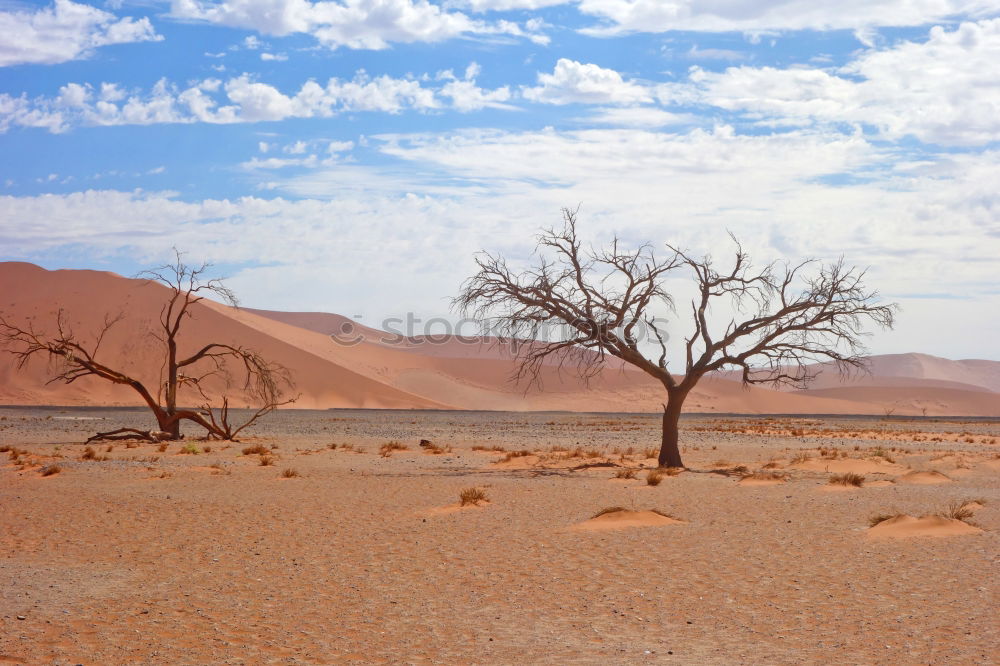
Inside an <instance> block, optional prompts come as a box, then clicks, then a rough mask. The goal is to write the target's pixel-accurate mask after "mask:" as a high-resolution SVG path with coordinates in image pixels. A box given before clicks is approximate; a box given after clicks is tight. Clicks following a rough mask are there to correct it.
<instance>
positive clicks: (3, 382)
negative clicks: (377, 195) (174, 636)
mask: <svg viewBox="0 0 1000 666" xmlns="http://www.w3.org/2000/svg"><path fill="white" fill-rule="evenodd" d="M0 289H2V293H3V296H2V297H0V313H3V315H4V316H5V317H6V318H7V319H9V320H11V321H13V322H30V323H31V324H32V325H33V326H34V327H35V328H36V329H39V330H51V329H52V327H53V324H54V322H55V319H56V313H57V312H58V311H59V310H60V309H62V310H63V311H64V313H65V317H66V319H67V321H69V322H70V323H71V325H72V327H73V329H74V331H75V332H76V333H77V335H78V336H80V337H81V338H83V339H89V338H90V337H91V336H92V335H93V334H94V333H95V332H96V331H97V330H99V328H100V326H101V323H102V322H103V321H104V317H105V315H106V314H116V313H118V312H123V313H125V314H126V319H125V320H123V321H122V322H121V323H120V324H119V325H118V326H117V327H116V328H115V329H114V330H113V333H112V334H111V335H110V336H108V338H107V339H106V340H105V343H104V346H103V347H102V350H101V356H102V358H103V359H104V360H105V362H107V363H108V364H109V365H111V366H114V367H118V368H121V369H122V370H125V371H127V372H129V373H131V374H134V375H136V376H137V377H138V378H140V379H142V380H143V381H145V382H146V383H147V385H148V386H156V385H157V383H158V381H159V380H158V377H159V376H160V363H161V359H162V354H161V353H160V351H159V349H158V347H157V345H158V343H157V342H156V341H155V340H154V339H153V338H152V337H151V336H150V335H149V334H148V332H149V331H152V330H154V328H155V326H156V324H157V318H158V315H159V311H160V307H161V305H162V304H163V302H164V301H165V300H166V297H167V294H168V290H167V289H166V288H165V287H163V286H160V285H156V284H151V283H147V282H143V281H139V280H134V279H128V278H123V277H120V276H118V275H115V274H112V273H107V272H100V271H87V270H61V271H48V270H45V269H43V268H40V267H38V266H35V265H32V264H27V263H19V262H7V263H0ZM244 296H247V295H244ZM192 314H193V315H194V317H193V318H192V319H191V320H189V321H187V322H186V324H185V328H184V330H183V333H182V338H181V343H182V349H181V352H182V353H183V352H184V351H193V350H194V348H195V347H196V346H200V345H201V344H203V343H204V342H206V341H209V340H211V341H216V342H226V343H234V344H240V345H244V346H248V347H253V348H255V349H257V350H259V351H261V352H263V353H264V355H265V356H267V357H268V358H270V359H272V360H274V361H277V362H279V363H281V364H283V365H285V366H286V367H288V368H289V369H290V370H291V371H292V373H293V375H294V377H295V381H296V391H297V392H299V393H301V397H300V399H299V401H298V402H297V403H296V406H297V407H301V408H330V407H362V408H399V409H410V408H412V409H484V410H573V411H659V410H660V409H661V408H662V407H661V403H662V400H663V391H662V388H661V387H660V386H659V385H658V384H657V383H656V382H654V381H653V380H651V379H650V378H648V377H647V376H645V375H644V374H642V373H639V372H637V371H634V370H631V369H627V368H621V367H618V366H613V367H612V366H609V367H608V369H606V370H605V371H604V372H602V373H601V374H600V375H599V376H598V377H596V378H595V379H593V380H591V382H590V383H589V385H585V384H584V383H583V382H581V381H580V380H579V379H578V378H576V377H575V376H574V375H573V374H572V373H571V372H566V371H563V372H560V371H559V369H558V368H557V367H556V366H555V365H549V366H546V368H545V369H544V371H543V373H542V376H541V385H540V386H530V387H528V386H525V385H515V384H513V383H512V382H511V381H510V378H511V376H512V373H513V370H514V367H515V366H514V361H513V359H512V358H511V356H510V354H509V352H506V351H504V350H503V349H502V348H498V347H497V346H496V345H494V344H492V343H490V342H489V341H487V342H483V343H472V344H470V343H469V342H468V341H462V340H458V339H455V338H450V339H446V340H443V341H437V342H436V343H434V344H431V343H428V342H427V341H426V340H422V339H419V338H413V339H406V340H400V339H399V337H398V336H395V335H393V334H388V333H383V332H381V331H377V330H375V329H371V328H366V327H363V326H360V325H359V324H357V322H351V326H352V327H354V328H353V331H354V332H355V333H362V334H364V337H365V340H364V341H362V342H359V343H358V344H354V345H344V344H339V343H337V342H335V341H334V340H333V339H332V338H331V337H330V334H331V333H341V334H342V335H344V334H345V329H344V328H343V327H344V325H345V323H346V322H350V320H349V319H347V318H346V317H343V316H341V315H336V314H330V313H292V312H271V311H266V310H254V309H249V308H244V309H240V310H236V309H233V308H230V307H228V306H224V305H220V304H217V303H213V302H209V301H205V302H203V303H202V304H199V305H198V306H196V307H195V310H194V311H193V313H192ZM823 370H824V372H822V373H821V375H820V377H819V378H818V379H817V381H816V383H815V384H814V385H813V386H812V387H810V389H809V390H807V391H792V392H790V391H774V390H768V389H762V388H753V389H749V390H747V389H744V388H743V387H742V386H740V385H739V383H738V382H736V381H732V380H731V379H729V378H727V377H726V376H721V377H711V378H706V379H704V380H703V381H702V382H701V383H700V384H699V385H698V387H697V388H696V389H695V391H694V392H693V393H692V394H691V395H690V396H689V398H688V401H687V404H686V405H685V407H686V409H687V410H688V411H692V412H734V413H792V414H807V413H810V414H819V413H829V414H847V413H857V414H882V413H883V412H885V411H890V410H891V411H893V412H894V413H895V414H899V415H902V414H922V413H926V414H928V415H941V414H946V415H984V416H1000V392H998V391H1000V362H995V361H977V360H966V361H949V360H947V359H941V358H937V357H933V356H927V355H924V354H894V355H889V356H875V357H872V366H871V370H872V371H871V374H870V375H863V376H859V377H850V378H840V377H838V376H837V375H836V374H835V373H833V372H832V371H831V370H829V369H823ZM51 373H52V365H51V363H45V362H41V361H35V362H32V363H31V364H29V365H28V367H27V368H25V369H24V370H23V371H18V370H17V369H16V367H15V362H14V359H13V357H12V356H10V355H9V354H0V404H21V405H41V404H55V405H135V404H140V403H139V400H138V398H137V396H136V395H135V394H134V393H133V392H132V391H131V390H130V389H127V388H125V387H121V386H115V385H112V384H109V383H107V382H104V381H101V380H98V379H94V378H86V379H82V380H80V381H78V382H76V383H74V384H72V385H69V386H66V385H63V384H47V383H46V382H47V380H48V379H49V378H50V377H51ZM191 401H192V402H194V400H193V397H192V398H191Z"/></svg>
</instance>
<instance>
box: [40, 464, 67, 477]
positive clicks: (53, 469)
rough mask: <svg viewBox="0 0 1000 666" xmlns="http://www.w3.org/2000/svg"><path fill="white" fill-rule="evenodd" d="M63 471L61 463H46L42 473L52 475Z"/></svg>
mask: <svg viewBox="0 0 1000 666" xmlns="http://www.w3.org/2000/svg"><path fill="white" fill-rule="evenodd" d="M61 471H62V467H60V466H59V465H56V464H52V465H46V466H45V467H43V468H42V471H41V475H42V476H52V475H53V474H58V473H59V472H61Z"/></svg>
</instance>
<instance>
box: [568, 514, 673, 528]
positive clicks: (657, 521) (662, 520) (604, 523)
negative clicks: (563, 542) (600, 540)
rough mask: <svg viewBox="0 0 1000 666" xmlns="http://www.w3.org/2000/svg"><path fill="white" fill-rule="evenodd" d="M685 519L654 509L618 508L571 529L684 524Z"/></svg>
mask: <svg viewBox="0 0 1000 666" xmlns="http://www.w3.org/2000/svg"><path fill="white" fill-rule="evenodd" d="M684 524H685V522H684V521H683V520H677V519H676V518H671V517H669V516H665V515H663V514H662V513H659V512H657V511H652V510H645V511H630V510H628V509H617V510H615V511H609V512H607V513H602V514H600V515H599V516H595V517H594V518H591V519H590V520H585V521H583V522H582V523H577V524H576V525H573V526H572V527H570V528H569V529H571V530H574V531H581V532H587V531H594V530H621V529H625V528H628V527H662V526H664V525H684Z"/></svg>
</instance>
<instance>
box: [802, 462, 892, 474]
mask: <svg viewBox="0 0 1000 666" xmlns="http://www.w3.org/2000/svg"><path fill="white" fill-rule="evenodd" d="M791 467H792V468H793V469H802V470H809V471H811V472H829V473H831V474H846V473H848V472H852V473H854V474H903V473H904V472H906V470H907V469H909V468H907V467H904V466H903V465H897V464H895V463H890V462H886V461H884V460H882V459H881V458H869V459H865V460H859V459H857V458H842V459H840V460H823V459H819V458H817V459H813V460H806V461H805V462H801V463H795V464H794V465H791Z"/></svg>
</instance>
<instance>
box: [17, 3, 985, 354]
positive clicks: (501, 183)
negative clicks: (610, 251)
mask: <svg viewBox="0 0 1000 666" xmlns="http://www.w3.org/2000/svg"><path fill="white" fill-rule="evenodd" d="M998 17H1000V3H997V2H982V1H976V0H972V1H960V0H940V1H935V2H913V1H903V0H887V1H882V2H878V1H866V2H862V1H861V0H856V1H855V0H851V1H848V2H840V3H803V2H793V1H780V0H772V1H770V2H754V3H746V2H732V1H726V0H715V1H713V2H696V1H694V0H574V1H567V2H560V1H559V0H453V1H448V2H445V1H440V2H431V1H429V0H331V1H328V2H310V1H309V0H226V1H218V0H173V1H162V2H157V1H149V0H146V1H142V2H129V1H128V0H116V1H109V2H104V3H93V4H89V3H83V2H80V3H78V2H74V1H73V0H60V1H59V2H56V3H54V4H53V3H42V2H7V1H4V0H0V154H2V155H3V156H4V159H3V160H2V161H0V260H21V261H32V262H35V263H38V264H41V265H43V266H45V267H47V268H63V267H72V268H96V269H103V270H113V271H116V272H119V273H122V274H126V275H128V274H132V273H134V272H136V271H137V270H139V269H140V268H143V267H145V266H149V265H152V264H158V263H161V262H162V261H163V260H165V259H166V258H167V257H168V256H169V252H170V250H171V248H172V247H175V246H176V247H178V248H181V249H183V250H185V251H186V252H188V253H189V256H190V258H191V259H192V260H207V261H211V262H214V263H215V264H217V265H218V266H219V268H220V270H221V271H223V272H224V273H225V274H226V275H228V276H229V277H230V282H231V284H232V285H233V286H234V287H235V288H236V289H237V291H238V292H239V293H240V294H241V295H242V297H243V300H244V302H245V303H246V304H247V305H250V306H255V307H267V308H274V309H285V310H324V311H332V312H339V313H343V314H348V315H361V316H362V317H363V318H364V321H365V322H366V323H368V324H373V325H377V324H378V322H379V321H380V320H381V319H382V318H384V317H387V316H394V315H398V314H399V313H403V312H406V311H409V310H412V311H414V312H416V313H418V314H420V315H421V316H424V317H429V316H433V315H438V314H443V313H446V312H447V309H448V299H449V298H450V297H451V296H453V295H454V294H455V292H456V290H457V288H458V285H459V284H460V283H461V281H462V279H463V278H464V277H467V276H468V274H469V273H470V272H471V270H472V256H473V253H474V252H475V251H477V250H479V249H490V250H498V251H503V252H504V253H506V254H507V255H508V256H510V257H512V259H513V260H514V261H515V262H526V261H529V260H530V258H531V250H532V242H531V241H532V236H533V233H534V232H535V230H537V229H538V228H539V227H540V226H543V225H548V224H551V223H553V222H557V221H558V218H559V209H560V207H562V206H576V205H577V204H580V205H581V212H580V219H581V224H582V227H583V230H584V234H585V235H586V236H588V237H590V238H592V239H593V240H594V242H600V241H601V240H602V239H606V238H608V237H609V236H610V235H611V234H618V235H620V236H621V237H622V238H624V239H627V240H631V241H635V242H641V241H646V240H649V241H653V242H655V243H662V242H671V243H674V244H678V245H682V246H684V247H687V248H689V249H691V250H692V251H694V252H696V253H704V252H711V253H712V254H713V255H715V256H718V257H720V258H722V257H724V256H725V253H726V251H727V249H728V247H727V245H726V232H727V230H731V231H732V232H733V233H735V234H736V235H737V236H739V237H740V238H741V239H742V240H743V241H744V243H745V245H746V246H747V247H748V248H749V249H750V250H751V251H752V253H753V255H754V257H755V258H757V259H758V260H759V261H761V262H765V261H771V260H774V259H780V258H789V259H799V258H804V257H817V258H820V259H834V258H836V257H838V256H840V255H844V256H845V258H846V260H847V261H848V262H850V263H855V264H860V265H864V266H870V267H871V272H870V280H871V283H872V284H873V285H874V286H876V287H878V288H879V290H880V291H881V292H882V293H883V294H885V296H886V297H887V298H891V299H893V300H896V301H898V302H899V303H900V304H901V305H902V306H903V313H902V315H901V318H900V322H899V326H898V328H897V330H896V331H894V332H892V333H884V334H879V335H877V336H876V337H874V338H873V339H872V340H871V347H872V349H873V350H874V351H876V352H883V353H884V352H894V351H922V352H927V353H933V354H937V355H942V356H948V357H951V358H968V357H977V358H994V359H998V358H1000V352H998V351H997V348H996V345H995V344H994V342H993V341H994V340H996V339H997V337H998V336H1000V315H998V314H997V313H1000V288H998V284H1000V280H998V277H1000V261H998V259H997V257H998V256H1000V188H998V187H997V186H996V183H997V182H1000V167H998V157H1000V65H998V64H997V63H1000V18H998ZM676 290H677V291H678V293H679V294H681V295H683V293H684V284H683V282H680V281H679V282H678V283H677V285H676Z"/></svg>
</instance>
